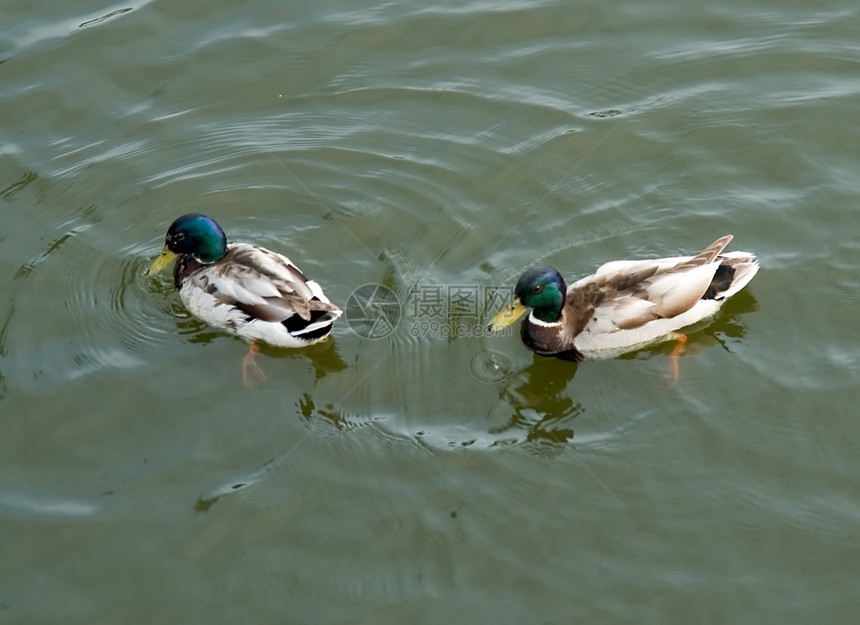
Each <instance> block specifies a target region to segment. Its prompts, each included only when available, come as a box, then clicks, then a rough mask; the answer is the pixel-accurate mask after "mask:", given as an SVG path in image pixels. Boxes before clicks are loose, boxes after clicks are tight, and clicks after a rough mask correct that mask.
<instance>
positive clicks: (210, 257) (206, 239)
mask: <svg viewBox="0 0 860 625" xmlns="http://www.w3.org/2000/svg"><path fill="white" fill-rule="evenodd" d="M226 253H227V237H226V236H224V231H223V230H221V226H219V225H218V224H217V223H215V220H213V219H210V218H209V217H207V216H206V215H201V214H200V213H188V214H187V215H183V216H182V217H179V218H177V219H176V220H175V221H174V222H173V223H172V224H170V228H168V230H167V236H166V237H165V239H164V249H162V250H161V254H160V255H159V256H158V258H156V259H155V261H154V262H153V263H152V266H151V267H150V268H149V271H148V272H147V273H148V274H149V275H150V276H154V275H155V274H157V273H158V272H159V271H161V270H163V269H164V268H165V267H167V266H168V265H170V263H172V262H173V261H174V260H175V259H176V258H178V257H179V256H183V255H186V254H187V255H189V256H192V257H194V258H195V259H197V260H198V261H200V262H201V263H214V262H215V261H217V260H220V259H222V258H224V255H225V254H226Z"/></svg>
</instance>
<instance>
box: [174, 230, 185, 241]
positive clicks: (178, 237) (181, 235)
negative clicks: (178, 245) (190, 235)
mask: <svg viewBox="0 0 860 625" xmlns="http://www.w3.org/2000/svg"><path fill="white" fill-rule="evenodd" d="M173 240H174V241H184V240H185V233H184V232H177V233H176V234H174V235H173Z"/></svg>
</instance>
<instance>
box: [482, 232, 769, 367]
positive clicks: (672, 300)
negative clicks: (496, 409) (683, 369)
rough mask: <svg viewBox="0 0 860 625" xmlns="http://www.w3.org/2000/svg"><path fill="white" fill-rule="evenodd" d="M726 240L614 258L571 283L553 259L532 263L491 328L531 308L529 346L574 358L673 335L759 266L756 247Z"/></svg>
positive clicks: (526, 328) (525, 332)
mask: <svg viewBox="0 0 860 625" xmlns="http://www.w3.org/2000/svg"><path fill="white" fill-rule="evenodd" d="M731 240H732V236H731V235H726V236H724V237H721V238H719V239H717V240H716V241H714V242H713V243H711V245H709V246H708V247H707V249H705V251H703V252H702V253H701V254H697V255H696V256H678V257H674V258H658V259H655V260H616V261H612V262H609V263H606V264H605V265H603V266H601V267H600V268H599V269H598V270H597V271H596V272H595V273H594V274H593V275H590V276H587V277H585V278H582V279H581V280H578V281H577V282H574V283H573V284H572V285H571V286H570V287H566V286H565V282H564V279H563V278H562V277H561V275H560V274H559V273H558V271H556V270H555V269H553V268H552V267H532V268H531V269H528V270H526V272H525V273H523V275H522V276H521V277H520V279H519V281H518V282H517V286H516V288H515V289H514V299H513V302H512V304H511V306H510V308H506V309H505V310H503V311H501V312H500V313H499V314H497V315H496V316H495V317H494V318H493V319H492V320H491V322H490V327H489V329H490V330H491V331H499V330H501V329H502V328H505V327H507V326H509V325H511V324H512V323H513V322H514V321H516V320H517V319H518V318H519V317H520V316H521V315H522V314H523V313H525V312H526V310H528V309H529V308H530V309H532V310H531V313H530V314H529V316H528V317H527V318H526V319H525V321H523V324H522V331H521V335H522V340H523V343H525V345H526V347H528V348H529V349H531V350H532V351H534V352H536V353H538V354H541V355H544V356H556V357H559V358H564V359H568V360H576V361H581V360H595V359H600V358H610V357H613V356H618V355H620V354H623V353H625V352H630V351H633V350H635V349H638V348H641V347H644V346H646V345H649V344H651V343H656V342H659V341H661V340H665V339H668V338H671V337H673V336H678V335H677V334H676V332H677V331H678V330H680V329H682V328H684V327H686V326H689V325H692V324H694V323H696V322H697V321H701V320H702V319H705V318H707V317H710V316H711V315H713V314H714V313H716V312H717V310H719V308H720V306H722V305H723V303H725V301H726V300H727V299H728V298H729V297H731V296H732V295H734V294H735V293H737V292H738V291H740V290H741V289H742V288H743V287H745V286H746V285H747V284H748V283H749V281H750V280H752V278H753V276H755V274H756V272H757V271H758V268H759V265H758V260H757V259H756V257H755V255H754V254H751V253H749V252H727V253H725V254H724V253H722V252H723V249H724V248H725V247H726V246H727V245H728V244H729V242H730V241H731Z"/></svg>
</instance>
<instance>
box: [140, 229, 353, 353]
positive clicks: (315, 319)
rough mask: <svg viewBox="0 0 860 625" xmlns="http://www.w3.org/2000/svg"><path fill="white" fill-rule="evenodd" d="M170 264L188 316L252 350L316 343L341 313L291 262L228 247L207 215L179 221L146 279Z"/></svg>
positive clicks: (261, 251)
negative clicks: (246, 343)
mask: <svg viewBox="0 0 860 625" xmlns="http://www.w3.org/2000/svg"><path fill="white" fill-rule="evenodd" d="M173 262H175V263H176V264H175V267H174V270H173V276H174V282H175V284H176V288H178V289H179V296H180V298H181V299H182V302H183V303H184V304H185V306H186V308H188V311H189V312H190V313H191V314H193V315H194V316H195V317H197V318H199V319H201V320H202V321H205V322H206V323H208V324H209V325H211V326H213V327H216V328H219V329H221V330H224V331H226V332H228V333H230V334H234V335H236V336H240V337H242V338H244V339H246V340H248V341H251V342H252V345H253V343H254V342H256V341H259V342H263V343H266V344H268V345H272V346H274V347H303V346H306V345H312V344H313V343H318V342H320V341H323V340H325V339H326V337H328V335H329V334H330V333H331V330H332V325H333V324H334V321H335V320H336V319H337V318H338V317H339V316H340V315H341V310H340V309H339V308H338V307H337V306H335V305H334V304H332V303H331V302H330V301H329V299H328V298H327V297H326V296H325V293H323V290H322V288H321V287H320V286H319V284H317V283H316V282H314V281H313V280H308V279H307V278H306V277H305V276H304V274H303V273H302V272H301V271H299V268H298V267H296V265H295V264H293V262H292V261H291V260H290V259H289V258H287V257H286V256H283V255H281V254H277V253H275V252H272V251H270V250H267V249H265V248H263V247H259V246H256V245H251V244H249V243H227V237H226V236H225V235H224V231H223V230H222V229H221V227H220V226H219V225H218V224H217V223H216V222H215V221H214V220H213V219H211V218H209V217H207V216H206V215H201V214H199V213H189V214H187V215H182V216H181V217H179V218H177V219H176V220H175V221H174V222H173V223H172V224H171V225H170V228H169V229H168V230H167V236H166V237H165V242H164V249H163V250H162V251H161V254H160V255H159V256H158V257H157V258H156V259H155V261H154V262H153V263H152V266H151V267H150V268H149V271H148V272H147V274H148V275H150V276H154V275H156V274H157V273H159V272H160V271H162V270H164V269H165V268H167V267H168V266H169V265H170V264H171V263H173ZM255 352H256V350H255V349H253V347H252V353H255Z"/></svg>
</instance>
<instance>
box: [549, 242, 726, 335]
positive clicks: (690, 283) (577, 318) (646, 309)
mask: <svg viewBox="0 0 860 625" xmlns="http://www.w3.org/2000/svg"><path fill="white" fill-rule="evenodd" d="M731 240H732V237H731V235H727V236H724V237H721V238H719V239H717V240H716V241H714V242H713V243H712V244H711V245H709V246H708V247H707V248H706V249H705V250H704V251H703V252H701V253H700V254H697V255H696V256H681V257H674V258H660V259H655V260H641V261H640V260H634V261H629V260H621V261H613V262H610V263H606V264H605V265H603V266H601V267H600V268H599V269H598V270H597V272H595V274H594V275H592V276H589V277H587V278H583V279H582V280H580V281H578V282H576V283H574V284H573V285H571V287H570V289H568V293H567V300H566V303H565V311H564V313H565V315H566V316H567V317H568V318H567V319H566V323H567V324H568V326H569V328H570V330H572V333H573V335H574V336H575V335H577V334H579V333H580V332H581V331H583V330H584V329H585V328H586V326H587V325H588V324H593V325H592V326H590V327H589V330H590V331H591V332H595V333H599V334H604V333H611V332H615V331H618V330H632V329H636V328H640V327H642V326H644V325H645V324H647V323H649V322H653V321H655V320H658V319H671V318H674V317H679V316H680V315H682V314H683V313H685V312H687V311H689V310H690V309H692V308H693V307H694V306H695V305H696V303H697V302H699V301H700V300H701V299H702V297H703V296H704V295H705V292H706V291H707V290H708V287H709V286H710V285H711V282H712V281H713V279H714V274H715V272H716V270H717V268H718V267H719V265H720V260H719V259H718V257H719V254H720V252H722V250H723V249H724V248H725V247H726V245H728V244H729V242H730V241H731Z"/></svg>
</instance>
